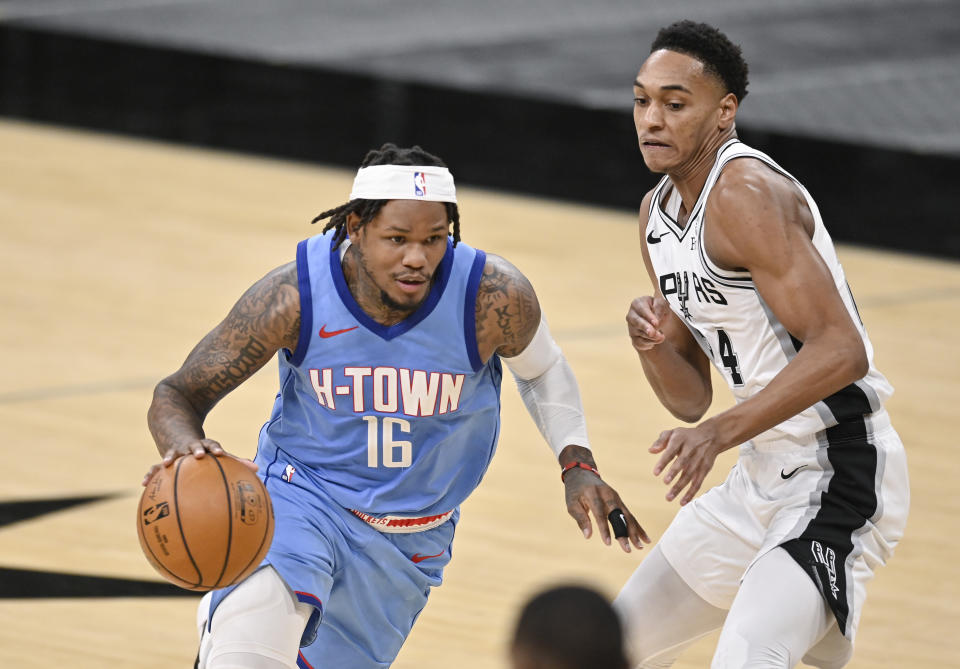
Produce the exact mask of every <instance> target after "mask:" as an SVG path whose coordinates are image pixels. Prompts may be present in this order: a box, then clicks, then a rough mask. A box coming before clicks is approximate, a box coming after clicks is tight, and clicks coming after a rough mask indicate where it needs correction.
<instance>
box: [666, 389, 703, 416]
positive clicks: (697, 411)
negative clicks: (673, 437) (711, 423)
mask: <svg viewBox="0 0 960 669" xmlns="http://www.w3.org/2000/svg"><path fill="white" fill-rule="evenodd" d="M661 399H662V398H661ZM711 400H712V394H711V393H702V394H700V395H699V396H698V397H690V396H687V397H684V398H683V399H682V400H674V401H665V402H663V405H664V406H665V407H666V408H667V411H669V412H670V415H672V416H673V417H674V418H676V419H677V420H681V421H683V422H684V423H696V422H698V421H699V420H700V419H701V418H703V415H704V414H705V413H707V409H709V408H710V402H711Z"/></svg>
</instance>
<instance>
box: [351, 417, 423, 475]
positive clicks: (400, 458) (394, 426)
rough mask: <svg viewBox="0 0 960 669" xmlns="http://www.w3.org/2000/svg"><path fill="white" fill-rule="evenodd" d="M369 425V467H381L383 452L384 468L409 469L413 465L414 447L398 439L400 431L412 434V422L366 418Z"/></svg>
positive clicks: (397, 419) (399, 419)
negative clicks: (381, 453)
mask: <svg viewBox="0 0 960 669" xmlns="http://www.w3.org/2000/svg"><path fill="white" fill-rule="evenodd" d="M363 420H364V421H366V423H367V466H368V467H379V466H380V464H379V463H380V452H381V451H382V452H383V466H384V467H409V466H410V465H411V464H412V463H413V445H412V444H411V443H410V442H409V441H406V440H403V439H397V438H396V433H397V431H398V430H399V431H400V432H402V433H404V434H410V421H408V420H404V419H403V418H391V417H388V416H383V417H381V416H364V417H363Z"/></svg>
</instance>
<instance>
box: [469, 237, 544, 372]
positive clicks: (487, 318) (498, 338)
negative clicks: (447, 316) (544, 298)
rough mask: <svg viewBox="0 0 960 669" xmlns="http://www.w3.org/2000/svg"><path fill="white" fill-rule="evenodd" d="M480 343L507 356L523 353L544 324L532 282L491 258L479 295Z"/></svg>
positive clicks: (478, 338) (503, 262) (477, 314)
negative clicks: (490, 346) (541, 322)
mask: <svg viewBox="0 0 960 669" xmlns="http://www.w3.org/2000/svg"><path fill="white" fill-rule="evenodd" d="M476 320H477V341H478V342H479V343H480V344H481V347H482V346H483V344H484V343H488V344H492V349H493V351H495V352H497V353H499V354H500V355H503V356H507V357H510V356H514V355H517V354H518V353H520V351H522V350H523V348H524V347H525V346H526V345H527V343H528V342H529V339H530V337H531V336H532V335H533V333H534V332H535V331H536V329H537V326H538V325H539V324H540V304H539V302H538V301H537V295H536V293H535V292H534V290H533V286H532V285H531V284H530V281H528V280H527V278H526V277H525V276H524V275H523V274H521V273H520V271H519V270H518V269H517V268H516V267H514V266H513V265H511V264H510V263H509V262H507V261H506V260H504V259H503V258H500V257H498V256H495V255H488V256H487V263H486V265H485V266H484V268H483V277H482V278H481V280H480V287H479V289H478V291H477V311H476Z"/></svg>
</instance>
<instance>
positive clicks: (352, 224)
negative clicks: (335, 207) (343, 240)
mask: <svg viewBox="0 0 960 669" xmlns="http://www.w3.org/2000/svg"><path fill="white" fill-rule="evenodd" d="M361 227H362V226H361V225H360V217H359V216H358V215H357V214H356V213H354V212H352V211H351V212H350V213H349V214H347V235H348V236H349V237H350V242H351V243H354V242H356V241H357V235H358V234H360V229H361Z"/></svg>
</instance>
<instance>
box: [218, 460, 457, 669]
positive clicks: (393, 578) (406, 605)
mask: <svg viewBox="0 0 960 669" xmlns="http://www.w3.org/2000/svg"><path fill="white" fill-rule="evenodd" d="M279 474H280V472H279V471H278V472H276V473H274V472H273V471H272V470H270V469H269V468H268V471H267V474H266V475H265V483H266V486H267V491H268V492H269V493H270V497H271V500H272V502H273V507H274V514H275V520H276V529H275V531H274V537H273V543H272V544H271V546H270V551H269V552H268V553H267V556H266V558H265V559H264V564H270V565H273V567H274V569H276V571H277V572H278V573H279V574H280V576H281V577H283V580H284V581H285V582H286V583H287V585H288V586H289V588H290V589H291V590H292V591H293V592H294V593H295V595H296V597H297V598H298V599H299V600H300V601H301V602H306V603H309V604H311V605H312V606H314V607H315V610H314V614H313V615H312V616H311V618H310V621H309V622H308V624H307V628H306V630H304V634H303V638H302V639H301V642H300V643H301V648H300V652H299V656H298V658H297V666H298V667H302V668H304V669H310V668H312V669H327V668H332V667H351V668H356V669H365V668H367V667H369V668H371V669H373V668H375V667H376V668H379V667H389V666H390V664H391V663H392V662H393V660H394V658H395V657H396V655H397V653H398V652H399V651H400V647H401V646H402V645H403V642H404V641H405V640H406V638H407V636H408V634H409V633H410V630H411V628H412V627H413V624H414V622H415V621H416V619H417V617H418V616H419V614H420V611H421V610H422V609H423V607H424V605H426V603H427V597H428V596H429V593H430V589H431V588H433V587H436V586H439V585H440V583H441V582H442V577H443V569H444V567H445V566H446V565H447V563H448V562H449V561H450V557H451V550H452V542H453V535H454V530H455V528H456V523H457V519H458V518H459V512H455V513H454V514H453V516H452V517H451V519H450V520H449V521H447V522H445V523H443V524H442V525H440V526H438V527H435V528H433V529H429V530H425V531H422V532H415V533H409V534H387V533H382V532H380V531H378V530H376V529H374V528H373V527H372V526H370V525H369V524H367V523H366V522H364V521H363V520H361V519H360V518H358V517H357V516H356V515H354V514H353V513H351V512H350V511H349V510H347V509H344V508H343V507H341V506H339V505H338V504H337V503H336V502H334V501H333V500H332V499H331V498H330V497H329V496H328V495H326V493H325V492H324V491H323V489H322V488H320V487H317V486H314V485H312V484H311V483H310V482H308V481H306V480H305V479H303V480H302V481H303V482H302V483H300V482H297V483H288V482H286V481H284V480H282V479H281V478H280V476H279ZM294 480H295V481H296V479H294ZM230 590H231V588H226V589H224V590H218V591H215V592H214V596H213V598H212V601H211V609H210V611H211V616H213V615H215V614H216V606H217V605H218V604H219V603H220V601H222V600H223V598H224V597H226V596H227V595H228V594H229V592H230Z"/></svg>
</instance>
